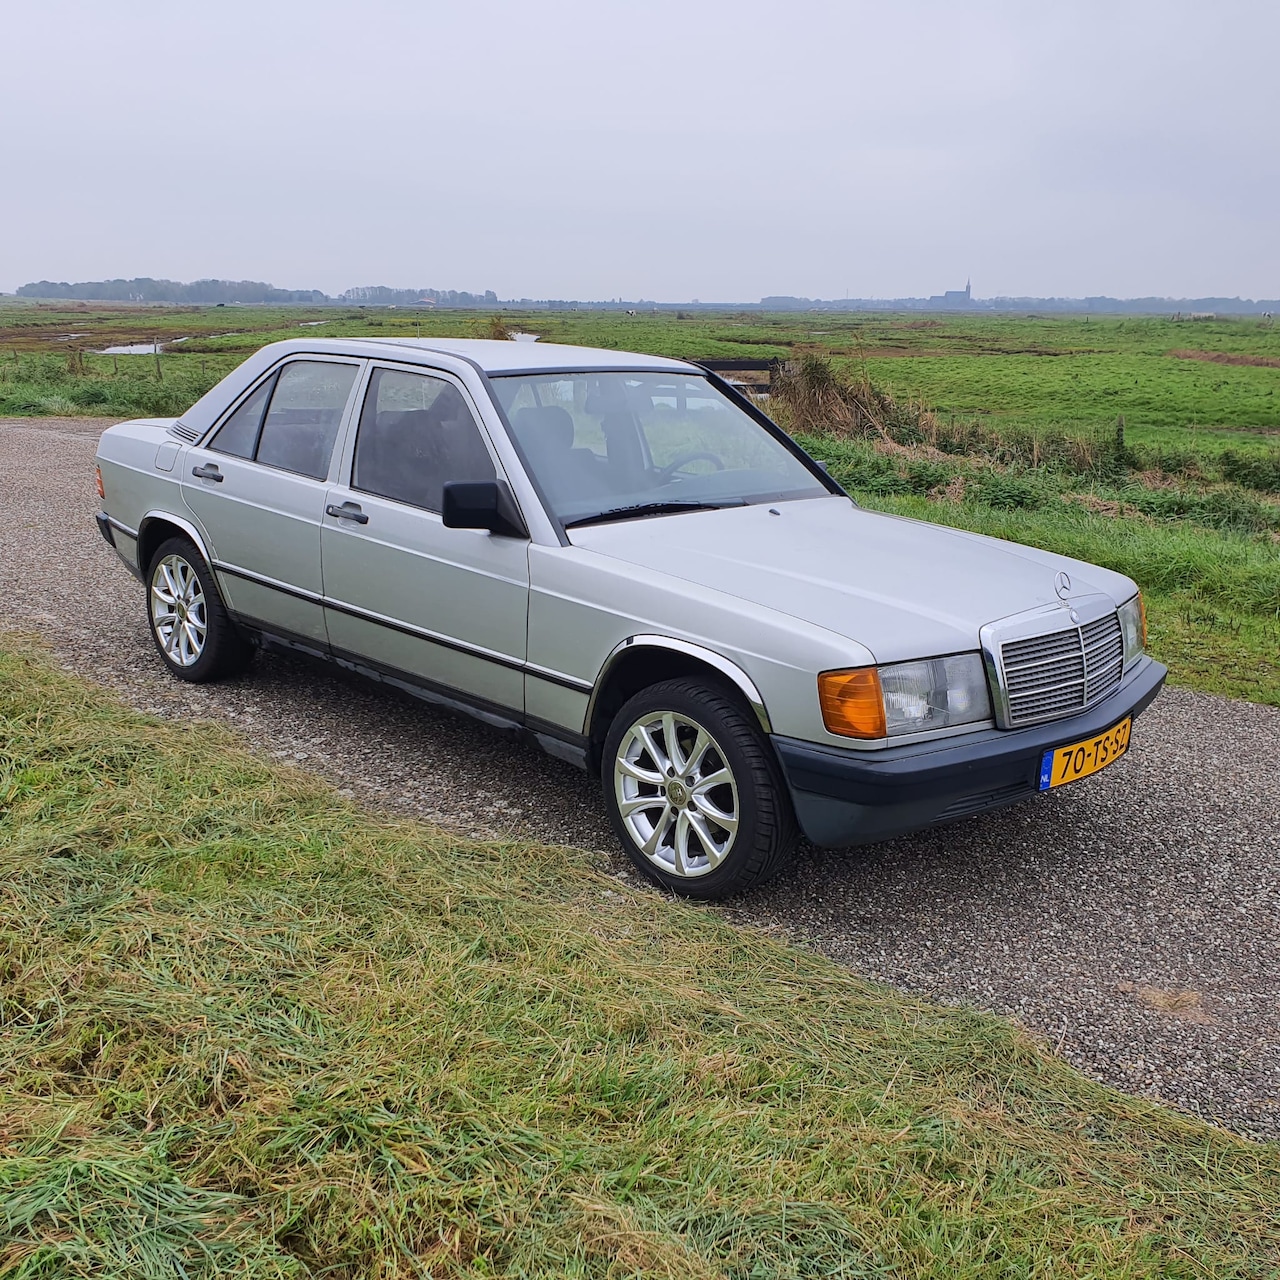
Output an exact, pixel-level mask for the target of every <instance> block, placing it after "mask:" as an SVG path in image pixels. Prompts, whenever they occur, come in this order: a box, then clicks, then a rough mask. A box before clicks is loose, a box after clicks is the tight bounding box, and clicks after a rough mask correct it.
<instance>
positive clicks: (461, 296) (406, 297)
mask: <svg viewBox="0 0 1280 1280" xmlns="http://www.w3.org/2000/svg"><path fill="white" fill-rule="evenodd" d="M338 301H339V302H354V303H357V304H359V303H364V304H366V305H369V304H372V305H373V306H376V307H411V306H413V304H414V303H415V302H430V303H431V304H432V305H433V306H437V307H492V306H496V305H497V302H498V295H497V294H496V293H494V291H493V290H492V289H486V290H485V291H484V292H483V293H467V292H466V291H465V290H462V291H459V290H457V289H390V288H388V287H387V286H386V285H385V284H375V285H364V286H362V287H361V288H359V289H348V290H346V292H345V293H340V294H339V295H338Z"/></svg>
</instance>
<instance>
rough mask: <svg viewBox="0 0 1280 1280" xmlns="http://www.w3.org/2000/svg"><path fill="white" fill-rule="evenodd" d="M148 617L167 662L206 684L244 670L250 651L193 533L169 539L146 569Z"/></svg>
mask: <svg viewBox="0 0 1280 1280" xmlns="http://www.w3.org/2000/svg"><path fill="white" fill-rule="evenodd" d="M147 621H148V622H149V624H150V629H151V638H152V639H153V640H154V641H155V642H156V648H157V649H158V650H159V651H160V657H161V659H162V660H163V661H164V665H165V666H166V667H168V668H169V672H170V674H171V675H175V676H177V677H178V679H179V680H190V681H191V682H192V683H195V684H204V683H206V682H208V681H210V680H221V679H222V678H223V677H225V676H229V675H234V674H235V673H236V672H238V671H242V670H243V669H244V667H245V666H246V664H247V663H248V661H249V658H250V655H251V650H250V648H249V646H248V645H247V644H246V643H245V641H244V639H243V637H242V636H241V635H240V633H239V632H238V631H237V630H236V628H235V624H234V623H233V622H232V621H231V619H230V618H229V617H228V616H227V611H226V608H225V607H224V606H223V603H222V597H221V596H220V595H219V594H218V586H217V583H215V582H214V580H213V572H212V570H211V569H210V568H209V566H208V565H207V564H205V562H204V557H203V556H202V555H201V554H200V552H199V551H197V550H196V547H195V544H194V543H192V542H191V540H190V539H188V538H182V537H173V538H167V539H165V541H164V542H162V543H161V544H160V545H159V546H158V547H157V548H156V552H155V555H153V556H152V557H151V567H150V569H149V571H148V573H147Z"/></svg>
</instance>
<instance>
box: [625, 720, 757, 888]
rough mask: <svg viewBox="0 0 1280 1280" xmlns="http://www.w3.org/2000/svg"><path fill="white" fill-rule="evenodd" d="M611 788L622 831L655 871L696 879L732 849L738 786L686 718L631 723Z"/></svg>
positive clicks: (711, 741)
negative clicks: (625, 832)
mask: <svg viewBox="0 0 1280 1280" xmlns="http://www.w3.org/2000/svg"><path fill="white" fill-rule="evenodd" d="M613 785H614V794H615V797H616V799H617V802H618V813H619V815H620V816H621V818H622V822H623V825H624V827H625V828H626V831H627V834H628V835H629V836H630V838H631V840H632V841H633V842H634V844H635V847H636V848H637V849H638V850H639V851H640V853H641V854H643V855H644V857H646V858H648V859H649V861H650V862H652V863H653V864H654V866H655V867H657V868H658V869H659V870H660V871H664V872H666V873H667V874H668V875H674V876H681V877H695V876H704V875H706V874H707V873H708V872H711V871H714V870H715V869H716V867H718V866H719V865H720V864H721V863H722V862H723V861H724V859H725V857H726V856H727V855H728V853H729V851H730V849H732V847H733V842H734V840H735V839H736V838H737V834H738V826H739V823H740V821H741V809H740V807H739V802H738V783H737V780H736V779H735V778H734V776H733V771H732V769H730V767H729V763H728V761H727V759H726V758H725V755H724V752H723V751H722V750H721V749H720V744H719V743H717V742H716V740H715V738H713V737H712V736H711V734H710V733H708V732H707V730H706V729H704V728H703V727H702V726H701V725H700V724H698V723H697V721H695V720H692V719H690V718H689V716H687V715H684V714H682V713H680V712H675V711H650V712H646V713H645V715H643V716H642V717H641V718H640V719H639V720H637V721H635V723H633V724H632V725H631V727H630V728H629V729H627V731H626V732H625V733H624V734H623V735H622V740H621V742H620V743H619V744H618V750H617V753H616V755H615V758H614V762H613Z"/></svg>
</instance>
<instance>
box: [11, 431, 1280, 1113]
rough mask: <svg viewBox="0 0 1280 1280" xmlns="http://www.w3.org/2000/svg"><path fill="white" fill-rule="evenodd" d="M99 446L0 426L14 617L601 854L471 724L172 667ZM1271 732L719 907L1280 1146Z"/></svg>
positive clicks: (461, 821) (550, 781) (312, 749)
mask: <svg viewBox="0 0 1280 1280" xmlns="http://www.w3.org/2000/svg"><path fill="white" fill-rule="evenodd" d="M104 425H106V424H104V423H99V422H90V421H85V420H57V421H54V420H43V421H41V420H19V421H0V504H2V509H3V511H4V513H5V515H4V523H3V525H2V526H0V610H2V612H0V618H2V619H3V625H4V626H5V627H10V628H16V629H21V630H25V631H28V632H35V633H38V634H40V635H42V636H43V637H44V639H45V640H46V641H47V642H48V643H49V644H50V645H51V646H53V648H54V649H55V650H56V651H57V652H58V654H59V655H60V656H61V658H62V660H63V661H64V662H65V663H66V665H67V666H68V667H69V668H71V669H72V670H74V671H77V672H79V673H80V674H82V675H85V676H87V677H90V678H92V679H96V680H99V681H101V682H103V683H104V684H106V685H107V686H109V687H110V688H112V689H115V690H117V691H118V692H120V693H122V694H123V695H124V696H125V697H126V698H127V699H129V700H130V701H131V702H133V703H134V704H135V705H137V706H139V707H141V708H144V709H146V710H148V711H151V712H154V713H157V714H159V715H163V716H170V717H184V718H185V717H212V718H216V719H219V720H223V721H225V722H226V723H228V724H231V725H234V726H236V727H238V728H239V729H240V730H241V731H242V732H243V733H244V734H245V736H246V738H247V739H248V740H249V741H250V742H251V743H252V744H253V745H254V746H255V747H257V748H258V749H259V750H262V751H264V752H268V753H271V754H274V755H276V756H278V757H282V758H284V759H287V760H289V761H291V762H294V763H297V764H301V765H303V766H305V767H307V768H314V769H316V770H317V771H318V772H320V773H322V774H324V775H325V776H326V777H329V778H331V779H333V780H334V781H335V782H336V783H337V784H338V785H339V786H341V787H345V788H350V789H351V790H353V791H355V792H356V793H357V794H359V795H361V796H363V797H365V798H367V799H369V800H370V801H372V802H374V803H376V804H380V805H385V806H388V807H391V808H395V809H398V810H402V811H407V812H411V813H414V814H416V815H419V816H421V817H424V818H427V819H429V820H431V821H434V822H439V823H442V824H444V825H447V826H450V827H454V828H457V829H460V830H464V831H468V832H474V833H477V834H480V835H505V836H511V835H521V836H529V837H532V838H536V839H541V840H549V841H559V842H565V843H572V844H575V845H579V846H583V847H586V848H589V849H593V850H597V851H599V853H600V857H601V863H602V865H604V866H607V867H609V868H611V869H612V870H613V871H614V872H615V873H616V874H618V875H626V874H628V873H627V871H626V867H625V863H624V861H623V859H622V858H621V855H620V854H618V853H617V852H616V850H615V849H614V847H613V841H612V838H611V836H610V833H609V831H608V827H607V823H606V820H605V818H604V813H603V807H602V805H601V804H600V802H599V799H598V796H597V791H596V785H597V784H595V783H593V782H591V781H590V780H588V779H587V778H586V777H584V776H583V775H581V774H579V773H577V772H575V771H574V770H573V769H572V768H571V767H569V766H567V765H563V764H561V763H559V762H557V761H554V760H552V759H550V758H549V757H546V756H543V755H541V754H539V753H537V752H536V751H534V750H532V749H529V748H525V747H523V746H520V745H518V744H514V743H511V742H508V741H506V740H505V739H503V738H501V737H499V736H497V735H495V734H493V733H491V732H490V731H488V730H486V729H484V728H482V727H480V726H478V725H475V724H472V723H471V722H469V721H466V720H461V719H456V718H453V717H451V716H448V715H445V714H443V713H438V712H434V711H432V710H429V709H427V708H425V707H421V706H418V705H417V704H410V703H408V702H406V701H402V700H400V699H399V698H397V697H395V696H392V695H389V694H387V693H386V692H385V691H383V690H381V689H379V688H376V687H373V686H369V685H365V684H361V683H358V682H354V681H349V680H347V679H345V678H342V677H340V676H339V675H337V674H332V673H329V672H327V671H325V670H316V669H314V668H311V667H308V666H304V665H300V664H298V663H294V662H291V661H288V660H284V659H279V658H274V657H270V658H265V659H263V660H261V661H260V662H259V663H258V665H257V666H256V668H255V669H254V670H253V671H252V672H251V673H250V674H249V675H248V676H246V677H244V678H242V679H240V680H237V681H235V682H232V683H229V684H225V685H221V686H216V687H203V688H193V687H191V686H187V685H180V684H178V683H177V682H175V681H173V680H171V679H170V678H169V677H168V676H167V675H166V674H165V672H164V671H163V669H162V667H161V665H160V662H159V659H158V658H157V656H156V655H155V653H154V650H153V649H152V647H151V644H150V642H149V640H148V637H147V634H146V629H145V626H144V623H143V612H142V593H141V588H140V587H139V586H138V584H137V583H136V582H135V581H134V580H133V579H132V578H131V577H130V576H129V575H128V573H127V572H126V571H125V570H124V568H123V567H122V566H121V565H120V564H119V562H118V561H117V560H116V558H115V555H114V553H113V552H112V551H111V550H110V548H108V547H107V545H106V544H105V543H104V542H103V541H102V539H101V538H100V537H99V536H98V533H97V530H96V528H95V527H94V523H93V518H92V514H93V510H94V508H95V506H96V499H95V497H94V493H93V481H92V477H93V452H94V445H95V442H96V439H97V435H98V432H99V431H100V430H101V428H102V427H103V426H104ZM1277 759H1280V711H1276V710H1274V709H1270V708H1265V707H1257V706H1252V705H1250V704H1247V703H1233V702H1228V701H1225V700H1223V699H1219V698H1213V697H1209V696H1207V695H1203V694H1196V693H1191V692H1188V691H1185V690H1179V689H1173V690H1170V691H1168V692H1167V693H1166V694H1165V695H1164V696H1163V697H1162V698H1161V699H1160V701H1159V702H1158V703H1157V704H1156V706H1155V707H1154V708H1153V709H1152V710H1151V711H1150V712H1149V713H1148V714H1147V715H1146V716H1145V717H1143V719H1142V720H1141V721H1139V723H1138V725H1137V728H1136V731H1135V744H1134V747H1133V749H1132V750H1131V752H1130V755H1129V756H1128V758H1126V759H1125V760H1124V761H1122V762H1120V763H1119V764H1118V765H1116V766H1114V767H1113V768H1112V769H1110V770H1108V771H1107V772H1106V773H1105V774H1103V775H1100V776H1099V777H1097V778H1095V779H1092V780H1090V781H1088V782H1085V783H1081V784H1078V785H1077V786H1075V787H1072V788H1068V789H1066V790H1065V791H1063V792H1061V793H1055V794H1053V795H1051V796H1048V797H1045V798H1043V799H1040V800H1037V801H1035V802H1032V803H1030V804H1027V805H1024V806H1021V807H1019V808H1016V809H1012V810H1005V811H1003V812H1001V813H997V814H994V815H990V816H988V817H986V818H981V819H978V820H971V821H968V822H965V823H963V824H959V825H956V826H952V827H949V828H945V829H942V830H938V831H934V832H931V833H927V834H925V835H921V836H917V837H912V838H906V839H901V840H896V841H893V842H891V843H888V844H885V845H880V846H876V847H874V848H870V849H862V850H854V851H845V852H821V851H816V850H813V849H804V850H801V852H800V854H799V856H798V857H797V858H796V860H795V861H794V863H793V864H792V865H791V867H790V868H789V869H788V870H787V871H786V872H785V873H784V875H783V876H782V877H781V878H780V879H779V880H778V881H776V882H775V883H774V884H772V885H770V886H768V887H767V888H765V889H762V890H759V891H757V892H755V893H754V894H752V895H750V896H749V897H747V898H745V899H743V900H741V901H740V902H737V903H735V904H732V905H731V906H729V907H727V908H725V909H724V910H725V911H726V913H727V914H728V915H730V916H731V917H732V918H734V919H736V920H739V921H742V922H744V923H749V924H753V925H756V926H760V927H766V928H768V929H770V930H771V931H773V932H776V933H777V934H779V935H780V936H783V937H786V938H788V939H790V940H792V941H794V942H797V943H800V944H802V945H807V946H809V947H812V948H814V949H815V950H819V951H822V952H824V953H826V954H827V955H829V956H832V957H833V958H835V959H836V960H839V961H841V962H843V963H846V964H849V965H850V966H852V967H853V968H855V969H857V970H858V971H859V972H861V973H864V974H867V975H869V976H872V977H876V978H880V979H883V980H884V981H887V982H891V983H894V984H896V985H898V986H901V987H904V988H908V989H910V990H912V991H917V992H923V993H927V994H931V995H935V996H937V997H939V998H942V999H946V1000H953V1001H961V1002H967V1003H972V1004H976V1005H979V1006H982V1007H986V1008H991V1009H995V1010H997V1011H999V1012H1002V1013H1005V1014H1010V1015H1013V1016H1015V1017H1017V1018H1019V1019H1021V1020H1022V1021H1023V1022H1024V1023H1025V1024H1026V1025H1027V1026H1029V1027H1030V1028H1032V1029H1033V1030H1035V1031H1036V1032H1038V1033H1039V1034H1041V1035H1042V1036H1043V1037H1044V1038H1045V1039H1046V1040H1048V1041H1049V1042H1050V1043H1051V1044H1052V1045H1053V1046H1055V1047H1057V1048H1059V1049H1060V1050H1061V1051H1062V1053H1063V1054H1065V1055H1066V1056H1067V1057H1068V1058H1070V1059H1071V1060H1072V1061H1073V1062H1075V1063H1076V1064H1077V1065H1078V1066H1079V1067H1080V1068H1081V1069H1083V1070H1085V1071H1087V1072H1089V1073H1090V1074H1092V1075H1094V1076H1097V1077H1099V1078H1101V1079H1104V1080H1107V1081H1110V1082H1111V1083H1113V1084H1116V1085H1118V1086H1119V1087H1121V1088H1125V1089H1129V1090H1131V1091H1133V1092H1137V1093H1145V1094H1149V1095H1151V1096H1156V1097H1161V1098H1163V1099H1165V1100H1167V1101H1170V1102H1173V1103H1175V1104H1177V1105H1180V1106H1182V1107H1184V1108H1186V1109H1188V1110H1192V1111H1197V1112H1201V1113H1203V1114H1205V1115H1207V1116H1210V1117H1214V1118H1216V1119H1218V1120H1219V1121H1221V1122H1222V1123H1224V1124H1227V1125H1230V1126H1231V1127H1234V1128H1236V1129H1238V1130H1240V1131H1242V1132H1249V1133H1253V1134H1255V1135H1258V1136H1264V1137H1270V1138H1280V941H1278V939H1277V931H1276V927H1275V922H1276V921H1277V920H1278V919H1280V824H1277V821H1276V815H1277V814H1280V773H1278V772H1277V770H1276V768H1275V765H1274V761H1275V760H1277Z"/></svg>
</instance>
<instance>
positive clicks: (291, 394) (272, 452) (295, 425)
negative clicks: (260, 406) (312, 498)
mask: <svg viewBox="0 0 1280 1280" xmlns="http://www.w3.org/2000/svg"><path fill="white" fill-rule="evenodd" d="M357 367H358V366H356V365H354V364H334V363H332V362H330V361H327V360H326V361H319V360H295V361H293V362H292V363H291V364H287V365H285V367H284V368H283V369H282V370H281V371H280V376H279V378H278V379H277V381H276V385H275V390H274V392H273V393H272V395H271V401H270V405H269V407H268V409H267V414H266V418H265V419H264V420H263V423H262V431H261V435H260V437H259V440H258V449H257V453H256V455H255V456H256V458H257V460H258V461H259V462H261V463H263V464H264V465H265V466H268V467H279V468H280V469H281V470H282V471H293V472H295V473H297V474H298V475H303V476H310V477H311V478H312V479H314V480H323V479H324V478H325V476H326V475H328V473H329V458H330V456H331V455H332V453H333V443H334V441H335V440H336V439H337V437H338V427H339V426H340V425H341V423H342V414H343V410H344V409H345V408H346V407H347V398H348V397H349V396H350V394H351V384H352V383H353V382H354V381H355V378H356V371H357ZM227 425H228V426H230V425H231V423H230V420H228V423H227ZM219 435H221V432H219Z"/></svg>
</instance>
